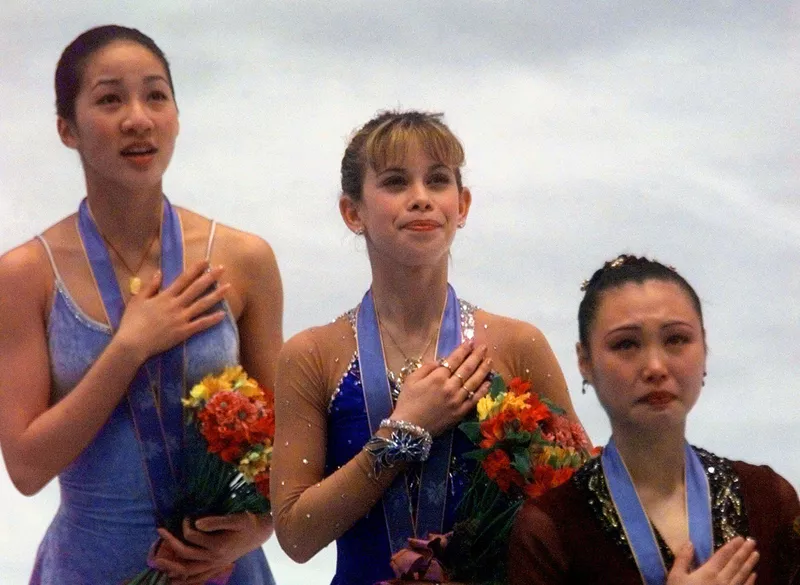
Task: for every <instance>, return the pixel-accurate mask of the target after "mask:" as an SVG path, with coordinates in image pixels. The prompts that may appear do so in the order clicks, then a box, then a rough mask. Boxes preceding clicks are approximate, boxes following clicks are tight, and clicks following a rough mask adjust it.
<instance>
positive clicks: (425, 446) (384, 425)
mask: <svg viewBox="0 0 800 585" xmlns="http://www.w3.org/2000/svg"><path fill="white" fill-rule="evenodd" d="M387 432H389V435H388V436H386V433H387ZM432 444H433V439H432V437H431V434H430V433H429V432H428V431H426V430H425V429H423V428H421V427H418V426H417V425H414V424H412V423H408V422H405V421H396V420H389V419H385V420H383V421H381V424H380V427H379V432H378V433H376V434H375V435H374V436H373V437H372V438H371V439H370V440H369V441H367V443H366V445H364V450H365V451H366V452H367V453H369V454H370V455H371V456H372V458H373V473H374V474H375V477H376V478H377V477H379V476H380V474H381V472H382V471H383V470H384V469H389V468H393V467H395V466H397V465H403V464H406V463H421V462H423V461H426V460H427V459H428V456H429V455H430V451H431V445H432Z"/></svg>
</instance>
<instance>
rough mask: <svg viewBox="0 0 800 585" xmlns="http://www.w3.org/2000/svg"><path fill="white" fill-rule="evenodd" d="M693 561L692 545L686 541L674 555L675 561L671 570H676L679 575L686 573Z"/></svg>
mask: <svg viewBox="0 0 800 585" xmlns="http://www.w3.org/2000/svg"><path fill="white" fill-rule="evenodd" d="M693 561H694V547H693V546H692V543H691V542H687V543H685V544H684V545H683V546H682V547H681V548H680V550H678V554H677V555H675V563H674V564H673V565H672V571H677V573H678V574H679V575H688V574H689V569H690V568H691V566H692V562H693Z"/></svg>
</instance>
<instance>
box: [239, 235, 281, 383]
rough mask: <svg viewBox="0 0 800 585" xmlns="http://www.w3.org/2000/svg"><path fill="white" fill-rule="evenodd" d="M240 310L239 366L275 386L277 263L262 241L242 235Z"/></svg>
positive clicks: (278, 335)
mask: <svg viewBox="0 0 800 585" xmlns="http://www.w3.org/2000/svg"><path fill="white" fill-rule="evenodd" d="M246 236H247V238H246V239H247V243H246V244H245V245H246V246H247V254H246V257H245V259H244V262H243V266H244V268H245V275H244V277H245V283H246V288H245V293H244V299H245V304H244V309H243V310H242V315H241V317H240V318H239V323H238V325H239V334H240V338H241V350H242V365H243V366H244V368H245V371H247V373H248V374H250V375H251V376H252V377H254V378H255V379H256V380H258V381H259V382H260V383H261V384H262V385H263V386H265V387H267V388H270V389H274V388H275V369H276V364H277V363H278V353H279V352H280V350H281V347H282V346H283V288H282V285H281V275H280V271H279V270H278V263H277V262H276V260H275V254H274V253H273V252H272V248H271V247H270V246H269V244H267V242H265V241H264V240H262V239H260V238H257V237H256V236H252V235H249V234H246Z"/></svg>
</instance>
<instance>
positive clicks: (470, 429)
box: [458, 421, 481, 444]
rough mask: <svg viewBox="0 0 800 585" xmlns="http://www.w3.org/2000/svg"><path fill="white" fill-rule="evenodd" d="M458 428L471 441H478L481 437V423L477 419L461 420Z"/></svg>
mask: <svg viewBox="0 0 800 585" xmlns="http://www.w3.org/2000/svg"><path fill="white" fill-rule="evenodd" d="M458 428H459V429H461V432H463V433H464V434H465V435H467V438H468V439H469V440H470V441H472V442H473V443H476V444H477V443H478V441H480V438H481V423H479V422H478V421H467V422H463V423H461V424H460V425H458Z"/></svg>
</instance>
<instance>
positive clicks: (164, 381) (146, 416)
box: [78, 197, 185, 524]
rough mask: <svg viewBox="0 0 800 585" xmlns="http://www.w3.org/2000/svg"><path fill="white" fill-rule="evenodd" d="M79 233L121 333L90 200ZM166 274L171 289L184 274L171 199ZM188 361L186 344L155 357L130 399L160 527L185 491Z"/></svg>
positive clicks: (116, 296)
mask: <svg viewBox="0 0 800 585" xmlns="http://www.w3.org/2000/svg"><path fill="white" fill-rule="evenodd" d="M78 231H79V234H80V237H81V241H82V243H83V246H84V249H85V250H86V256H87V258H88V260H89V265H90V266H91V269H92V275H93V277H94V279H95V282H96V283H97V288H98V291H99V292H100V297H101V299H102V301H103V307H104V309H105V312H106V316H107V317H108V321H109V324H110V325H111V329H112V330H113V331H115V332H116V330H117V329H118V328H119V324H120V321H121V320H122V314H123V313H124V311H125V301H124V300H123V297H122V292H121V291H120V289H119V284H118V283H117V277H116V274H115V272H114V268H113V265H112V264H111V257H110V256H109V255H108V250H107V249H106V246H105V243H104V241H103V237H102V235H101V234H100V232H99V230H98V229H97V225H96V224H95V221H94V218H93V217H92V215H91V212H90V211H89V205H88V203H87V201H86V199H84V200H83V201H82V202H81V205H80V208H79V210H78ZM161 272H162V274H163V279H162V287H167V286H168V285H169V284H170V283H171V282H172V281H174V280H175V279H176V278H177V277H178V276H179V275H180V274H181V272H183V234H182V231H181V226H180V218H179V217H178V214H177V212H176V211H175V209H174V208H173V207H172V206H171V205H170V203H169V201H168V200H167V199H166V197H165V198H164V201H163V215H162V223H161ZM184 363H185V361H184V344H183V343H180V344H178V345H176V346H175V347H173V348H171V349H169V350H167V351H166V352H164V353H162V354H160V355H157V356H153V357H151V358H150V359H149V360H147V363H146V364H143V365H142V367H140V368H139V370H138V371H137V372H136V376H135V377H134V379H133V381H132V382H131V384H130V386H129V388H128V393H127V396H126V400H127V402H128V406H129V410H130V413H131V418H132V419H133V424H134V430H135V432H136V436H137V439H138V441H139V447H140V451H141V453H142V460H143V462H144V465H145V470H146V472H147V479H148V481H149V484H150V492H151V497H152V499H153V505H154V508H155V513H156V519H157V522H158V523H159V524H163V523H164V522H165V520H166V519H167V518H169V517H170V516H171V515H172V512H173V509H174V506H175V503H176V500H177V497H178V494H179V491H180V489H179V485H180V471H181V446H182V443H183V405H182V404H181V398H182V397H183V386H184V380H183V376H184ZM148 367H149V370H148ZM154 370H155V371H159V372H160V375H159V399H158V400H157V399H156V395H155V392H154V389H153V388H152V387H151V384H150V374H149V373H148V372H149V371H154Z"/></svg>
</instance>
